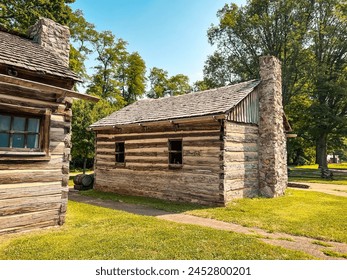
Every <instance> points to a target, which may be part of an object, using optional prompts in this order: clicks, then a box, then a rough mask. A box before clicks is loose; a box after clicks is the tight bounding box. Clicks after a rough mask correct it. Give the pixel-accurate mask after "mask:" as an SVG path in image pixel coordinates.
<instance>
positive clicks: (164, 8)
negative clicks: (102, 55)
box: [71, 0, 245, 84]
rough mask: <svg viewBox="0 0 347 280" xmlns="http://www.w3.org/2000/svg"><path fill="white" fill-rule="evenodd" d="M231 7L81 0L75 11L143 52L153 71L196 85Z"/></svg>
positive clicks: (211, 0) (175, 0) (207, 2)
mask: <svg viewBox="0 0 347 280" xmlns="http://www.w3.org/2000/svg"><path fill="white" fill-rule="evenodd" d="M232 2H234V3H236V4H238V5H240V4H244V3H245V0H237V1H235V0H234V1H232ZM225 3H231V1H227V0H99V1H95V0H76V2H75V3H74V4H72V5H71V7H72V8H73V9H80V10H82V11H83V13H84V15H85V18H86V20H87V21H89V22H91V23H93V24H95V26H96V29H97V30H98V31H102V30H111V31H112V32H113V34H115V35H116V37H118V38H122V39H124V40H125V41H127V42H128V50H129V51H131V52H133V51H137V52H139V54H140V55H141V57H142V58H143V59H144V60H145V62H146V66H147V69H149V68H152V67H159V68H162V69H164V70H167V71H168V72H169V75H170V76H172V75H176V74H180V73H182V74H185V75H187V76H188V77H189V78H190V83H191V84H192V83H193V82H195V81H196V80H198V79H201V78H202V70H203V66H204V61H205V60H206V58H207V56H208V55H209V54H211V53H212V52H213V48H212V47H211V46H210V45H209V44H208V42H207V35H206V34H207V30H208V28H209V27H210V26H211V24H212V23H215V24H217V23H218V20H217V16H216V13H217V11H218V10H219V9H221V8H222V7H223V6H224V4H225ZM91 64H92V62H90V63H89V66H90V65H91Z"/></svg>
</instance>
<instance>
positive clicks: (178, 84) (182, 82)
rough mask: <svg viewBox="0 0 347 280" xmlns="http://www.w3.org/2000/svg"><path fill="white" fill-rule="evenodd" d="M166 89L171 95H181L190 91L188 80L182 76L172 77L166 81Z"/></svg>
mask: <svg viewBox="0 0 347 280" xmlns="http://www.w3.org/2000/svg"><path fill="white" fill-rule="evenodd" d="M168 89H169V91H170V92H171V94H172V95H181V94H186V93H189V92H191V91H192V88H191V86H190V85H189V78H188V77H187V76H186V75H183V74H177V75H175V76H172V77H171V78H170V79H169V81H168Z"/></svg>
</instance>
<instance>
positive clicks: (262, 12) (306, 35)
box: [204, 0, 347, 167]
mask: <svg viewBox="0 0 347 280" xmlns="http://www.w3.org/2000/svg"><path fill="white" fill-rule="evenodd" d="M346 11H347V4H346V1H338V0H311V1H305V0H295V1H294V0H274V1H271V0H250V1H248V2H247V5H245V6H243V7H241V8H239V7H238V6H236V5H235V4H230V5H225V6H224V7H223V8H222V9H221V10H219V11H218V14H217V15H218V17H219V24H218V25H217V26H212V27H211V28H210V29H209V31H208V39H209V42H210V43H211V44H213V45H216V47H217V49H216V51H215V53H214V54H212V55H211V56H209V57H208V59H207V61H206V64H205V68H204V81H205V83H206V84H207V86H208V87H215V86H222V85H226V84H231V83H234V82H237V81H241V80H247V79H253V78H258V71H259V65H258V57H259V56H260V55H274V56H276V57H278V58H279V59H280V60H281V61H282V83H283V84H282V86H283V90H282V92H283V102H284V105H285V110H286V112H287V115H288V116H289V119H290V120H291V121H292V125H293V126H294V128H295V129H296V130H297V131H298V132H299V136H300V137H303V139H304V141H300V140H299V139H298V140H294V142H293V141H292V140H291V141H292V144H295V145H299V146H298V147H297V148H295V149H294V150H296V151H297V152H298V154H303V153H305V150H306V151H307V150H308V147H307V146H306V144H305V145H303V143H310V144H311V145H315V146H316V162H317V163H319V165H320V166H321V167H326V165H327V164H326V153H327V147H329V143H328V142H329V139H331V136H332V135H334V137H340V138H342V137H344V136H346V126H347V124H346V109H347V106H346V102H347V96H346V89H347V84H346V76H347V75H346V71H347V66H346V59H347V40H346V32H347V31H346V30H347V28H346V27H347V26H346V22H347V20H346V18H347V16H346V15H347V13H346ZM300 99H301V100H305V101H307V102H304V104H298V100H300ZM295 104H297V105H298V106H297V107H295ZM302 105H305V106H302ZM330 141H331V140H330ZM312 143H314V144H312ZM295 145H294V146H295ZM293 158H295V156H294V157H293ZM296 158H298V157H296Z"/></svg>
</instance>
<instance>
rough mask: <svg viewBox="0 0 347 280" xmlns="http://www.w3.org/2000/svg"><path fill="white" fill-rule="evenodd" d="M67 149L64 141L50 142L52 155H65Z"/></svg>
mask: <svg viewBox="0 0 347 280" xmlns="http://www.w3.org/2000/svg"><path fill="white" fill-rule="evenodd" d="M64 150H65V143H64V142H55V141H51V142H50V144H49V151H50V153H51V154H52V155H63V154H64Z"/></svg>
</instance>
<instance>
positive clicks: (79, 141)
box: [71, 99, 115, 174]
mask: <svg viewBox="0 0 347 280" xmlns="http://www.w3.org/2000/svg"><path fill="white" fill-rule="evenodd" d="M72 110H73V113H74V116H73V119H72V120H73V121H72V137H71V140H72V149H71V155H72V158H73V160H76V159H82V162H83V174H84V173H85V170H86V164H87V160H88V159H89V160H90V159H93V158H94V156H95V148H94V141H95V134H94V132H92V131H90V130H89V129H88V127H89V126H90V125H91V124H93V123H94V122H96V121H98V120H100V119H101V118H104V117H106V116H108V115H109V114H111V113H113V112H114V111H115V107H114V106H113V105H112V104H111V103H110V102H108V101H106V100H104V99H100V100H99V102H97V103H91V102H88V101H84V100H76V101H74V102H73V105H72Z"/></svg>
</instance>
